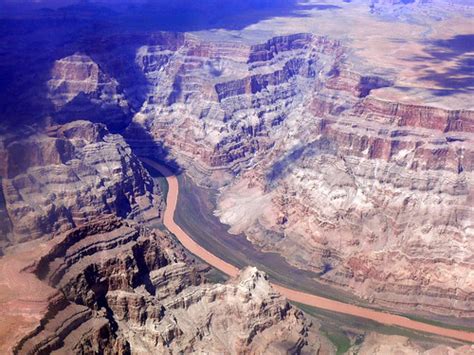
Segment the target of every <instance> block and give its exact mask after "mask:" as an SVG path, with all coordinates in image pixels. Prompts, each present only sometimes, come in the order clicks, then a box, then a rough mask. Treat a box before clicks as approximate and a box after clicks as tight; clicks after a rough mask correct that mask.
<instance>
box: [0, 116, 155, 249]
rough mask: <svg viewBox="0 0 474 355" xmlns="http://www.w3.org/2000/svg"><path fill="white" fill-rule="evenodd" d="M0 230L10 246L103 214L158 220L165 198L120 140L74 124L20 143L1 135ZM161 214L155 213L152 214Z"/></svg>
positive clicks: (14, 137)
mask: <svg viewBox="0 0 474 355" xmlns="http://www.w3.org/2000/svg"><path fill="white" fill-rule="evenodd" d="M2 143H3V147H2V152H1V154H0V156H1V157H2V165H1V166H2V171H1V176H2V191H3V200H4V206H5V207H4V209H5V211H6V213H5V212H4V213H3V217H4V218H2V220H1V221H0V225H1V226H2V228H5V229H6V228H7V226H9V229H10V230H11V233H9V235H7V236H8V239H9V241H10V242H11V243H13V244H15V243H18V242H22V241H26V240H32V239H35V238H39V237H42V236H44V235H52V234H54V233H56V232H60V231H65V230H67V229H70V228H74V227H76V226H78V225H82V224H84V223H86V222H87V221H88V220H90V219H92V218H95V217H96V216H97V215H100V214H103V213H114V214H116V215H118V216H121V217H130V218H137V219H140V220H149V219H151V218H159V215H160V214H159V210H160V208H161V207H162V200H161V198H160V196H159V188H158V187H156V186H154V185H153V182H152V180H151V178H150V176H149V175H148V173H147V172H146V171H145V170H144V169H143V167H142V165H141V163H140V161H139V160H138V159H137V158H136V157H135V156H134V155H133V154H132V152H131V150H130V147H129V146H128V145H127V144H126V143H125V142H124V140H123V138H122V137H121V136H119V135H113V134H110V133H109V132H108V131H107V129H106V128H105V127H104V126H103V125H101V124H93V123H90V122H86V121H75V122H72V123H69V124H65V125H63V126H53V127H50V128H49V129H48V131H47V132H46V133H44V134H43V133H34V134H31V135H29V136H27V137H24V138H22V139H18V138H17V135H13V134H12V135H4V136H2ZM157 210H158V211H157Z"/></svg>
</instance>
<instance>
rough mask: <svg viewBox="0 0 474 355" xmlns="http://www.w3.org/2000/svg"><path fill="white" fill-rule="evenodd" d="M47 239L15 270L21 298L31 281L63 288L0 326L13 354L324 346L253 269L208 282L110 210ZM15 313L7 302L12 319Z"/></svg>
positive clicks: (166, 243) (162, 237)
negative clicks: (23, 318) (20, 317)
mask: <svg viewBox="0 0 474 355" xmlns="http://www.w3.org/2000/svg"><path fill="white" fill-rule="evenodd" d="M48 246H49V248H43V253H42V255H41V256H39V257H37V258H36V259H34V260H33V261H32V260H29V261H24V263H25V265H24V268H23V269H20V270H16V269H15V270H13V272H12V273H10V275H11V277H13V278H14V279H15V281H16V283H17V285H18V286H20V289H17V292H18V293H19V295H18V297H19V298H20V299H21V298H23V297H25V296H26V295H24V294H23V293H22V290H23V288H21V287H22V286H23V285H25V282H34V283H35V284H37V286H41V288H45V289H48V287H47V284H49V285H50V287H49V290H51V291H49V292H50V293H51V294H53V295H56V296H54V297H49V298H46V299H45V301H44V302H45V306H44V308H42V309H40V310H38V314H37V315H36V316H35V317H33V315H30V316H27V317H29V322H20V321H16V323H14V324H11V325H10V327H9V328H7V329H3V327H2V334H3V333H4V332H9V333H10V337H11V340H10V341H12V340H15V339H16V345H14V347H13V352H14V353H18V354H37V353H45V352H48V353H49V352H55V353H56V352H57V353H84V352H100V353H130V352H132V353H134V354H140V353H170V354H175V353H181V352H183V351H184V352H195V351H198V352H199V351H206V352H208V353H224V352H225V353H242V352H246V353H264V352H267V351H271V352H272V353H287V352H288V351H291V352H301V351H302V350H303V349H307V350H308V351H314V350H316V349H317V348H318V346H319V345H318V341H317V338H316V336H317V333H316V331H315V330H312V328H311V329H310V324H309V323H308V322H307V321H306V320H305V318H304V316H303V314H302V313H301V312H300V311H298V310H296V309H294V308H293V307H291V306H290V305H289V303H288V302H287V301H286V300H284V299H283V298H282V297H281V296H279V295H278V294H277V293H276V292H275V291H273V290H272V288H271V287H270V285H269V284H268V281H267V280H266V277H265V275H264V274H262V273H261V272H259V271H257V270H256V269H254V268H248V269H246V270H244V271H242V273H241V274H240V275H239V277H238V278H237V279H235V280H231V281H229V282H228V283H227V284H223V285H219V284H215V285H212V284H207V283H204V279H203V277H202V274H201V272H199V271H198V270H197V269H196V268H195V267H194V266H192V264H191V261H190V260H188V259H187V258H186V257H185V256H184V254H183V252H182V251H181V249H180V248H179V247H177V246H176V245H175V244H174V242H173V241H172V240H171V238H170V237H169V235H167V234H164V233H159V234H156V233H151V232H149V231H148V230H146V229H143V228H141V227H139V226H138V225H136V224H134V223H131V222H127V221H121V220H119V219H117V218H115V217H112V216H103V217H102V218H101V219H100V220H98V221H94V222H89V223H88V224H86V225H84V226H82V227H79V228H76V229H74V230H72V231H70V232H67V233H65V234H63V235H61V236H58V237H56V238H55V240H52V241H49V242H48ZM24 248H25V246H24ZM2 261H3V260H2ZM27 263H29V264H30V265H29V266H28V264H27ZM31 263H33V265H31ZM25 266H26V268H25ZM5 267H8V266H5ZM8 270H11V269H10V268H8ZM31 273H33V274H34V275H35V276H36V277H38V279H40V280H42V281H43V283H42V282H40V281H39V280H38V279H36V278H34V277H32V276H33V275H32V274H31ZM30 279H31V280H30ZM25 286H26V285H25ZM30 287H31V286H30ZM53 287H54V288H53ZM29 289H30V288H29V287H26V288H25V291H26V290H29ZM54 289H57V290H58V291H60V292H57V291H56V292H54ZM2 291H5V287H4V286H3V287H2ZM2 294H3V295H5V294H6V293H5V292H2ZM44 294H45V295H46V294H47V292H45V293H44ZM37 297H39V296H37ZM11 302H13V300H11ZM25 306H26V304H21V305H19V307H20V309H22V308H23V310H26V308H25ZM18 311H19V310H18V309H17V310H16V311H15V310H14V309H11V308H10V310H9V312H10V313H9V314H7V318H8V317H13V316H14V314H13V313H15V312H18ZM38 316H39V318H36V317H38ZM31 318H33V320H32V319H31ZM8 319H9V318H8ZM26 319H28V318H26ZM34 319H36V322H39V323H36V324H37V325H36V324H35V322H34ZM308 341H310V345H308ZM6 345H8V343H7V344H5V346H6ZM311 349H312V350H311ZM4 350H6V349H4Z"/></svg>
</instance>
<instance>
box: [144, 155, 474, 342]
mask: <svg viewBox="0 0 474 355" xmlns="http://www.w3.org/2000/svg"><path fill="white" fill-rule="evenodd" d="M142 160H143V161H144V162H145V163H146V164H148V165H150V166H151V167H152V168H154V169H156V170H157V171H158V172H160V174H162V175H163V176H164V177H165V178H166V180H167V182H168V195H167V198H166V210H165V212H164V218H163V224H164V225H165V227H166V228H168V230H169V231H170V232H171V233H173V234H174V235H175V236H176V238H177V239H178V240H179V241H180V243H181V244H182V245H183V246H184V247H185V248H186V249H187V250H188V251H189V252H191V253H192V254H194V255H196V256H198V257H199V258H201V259H202V260H204V261H205V262H207V263H208V264H209V265H211V266H213V267H215V268H216V269H218V270H220V271H222V272H223V273H225V274H227V275H229V276H231V277H235V276H237V274H238V273H239V269H238V268H237V267H235V266H234V265H232V264H229V263H228V262H226V261H224V260H222V259H221V258H219V257H217V256H216V255H214V254H212V253H210V252H209V251H208V250H206V249H205V248H203V247H202V246H200V245H199V244H198V243H196V242H195V241H194V240H193V239H192V238H191V237H190V236H189V235H188V234H187V233H186V232H185V231H184V230H183V229H182V228H181V227H180V226H179V225H177V224H176V223H175V221H174V214H175V210H176V206H177V202H178V194H179V184H178V179H177V178H176V176H174V174H173V173H172V172H171V171H170V170H169V169H168V168H166V167H165V166H163V165H161V164H158V163H156V162H154V161H153V160H150V159H147V158H142ZM272 286H273V288H274V289H276V290H277V291H278V292H280V293H281V294H282V295H283V296H285V297H286V298H288V299H289V300H291V301H294V302H299V303H302V304H305V305H308V306H312V307H316V308H320V309H324V310H328V311H332V312H338V313H343V314H347V315H351V316H356V317H361V318H365V319H370V320H372V321H375V322H378V323H382V324H385V325H393V326H399V327H403V328H407V329H412V330H416V331H420V332H425V333H430V334H435V335H439V336H445V337H450V338H454V339H458V340H463V341H468V342H473V343H474V333H471V332H467V331H463V330H455V329H449V328H443V327H440V326H436V325H431V324H427V323H423V322H418V321H415V320H411V319H409V318H406V317H403V316H399V315H395V314H390V313H385V312H381V311H375V310H372V309H368V308H364V307H360V306H355V305H352V304H348V303H343V302H339V301H335V300H331V299H328V298H324V297H320V296H316V295H311V294H309V293H305V292H300V291H297V290H292V289H290V288H286V287H284V286H281V285H277V284H274V283H272Z"/></svg>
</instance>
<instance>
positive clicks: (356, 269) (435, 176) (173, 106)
mask: <svg viewBox="0 0 474 355" xmlns="http://www.w3.org/2000/svg"><path fill="white" fill-rule="evenodd" d="M175 43H176V46H177V48H176V49H174V50H173V49H170V46H169V42H167V41H163V44H160V43H157V42H154V43H153V44H146V45H143V46H141V47H140V49H139V50H138V51H137V53H136V63H137V65H138V66H139V67H140V70H141V72H143V74H144V76H145V78H146V79H147V82H148V83H149V88H150V89H149V91H148V93H147V95H146V99H145V101H144V104H143V105H142V107H141V109H140V111H139V112H138V113H137V114H136V115H135V116H134V118H133V124H132V125H130V126H129V128H128V130H127V131H126V133H125V135H126V137H127V139H128V141H129V142H130V144H131V145H132V146H133V147H134V148H135V149H136V150H137V152H140V154H151V155H156V154H167V155H169V156H171V157H172V158H174V159H176V161H177V162H178V163H179V164H180V165H181V166H182V167H184V168H185V169H186V172H187V173H188V174H189V175H191V176H192V177H193V179H194V180H195V181H196V182H197V183H198V184H201V185H205V186H210V187H214V188H220V187H222V186H225V188H223V189H221V192H220V198H219V205H218V208H217V211H216V214H217V215H218V216H219V217H220V218H221V221H222V222H224V223H227V224H229V225H230V226H231V231H232V232H236V233H240V232H242V233H245V234H246V235H247V237H248V238H249V239H250V240H252V241H253V242H254V243H255V244H257V245H259V246H260V247H261V248H263V249H265V250H271V251H276V252H279V253H281V254H282V255H283V256H284V257H285V258H286V259H287V260H288V261H289V262H290V263H291V264H293V265H295V266H298V267H300V268H304V269H309V270H312V271H316V272H319V273H320V275H321V280H322V281H324V282H327V283H329V284H332V285H333V286H336V287H343V288H345V289H351V290H352V291H353V292H355V293H356V294H357V295H359V296H360V297H363V298H368V299H369V300H370V301H372V302H376V303H378V304H379V305H382V306H388V307H393V308H397V309H404V308H405V307H406V306H409V307H410V308H413V307H415V308H417V309H418V310H420V311H423V312H433V313H436V314H439V315H455V316H459V317H473V316H474V314H472V311H471V310H472V309H473V307H472V304H473V301H474V299H473V295H474V284H473V283H472V280H473V277H472V275H473V274H472V273H473V264H472V256H473V255H474V250H473V249H472V246H473V243H472V242H471V241H472V238H473V228H472V220H473V207H472V206H473V204H472V201H473V200H472V196H473V187H472V186H473V161H474V151H473V149H472V147H473V146H474V145H473V144H472V143H473V141H474V135H473V133H474V132H473V122H474V113H473V112H472V111H469V110H456V109H455V108H453V109H448V108H443V107H428V106H423V105H422V104H420V105H414V104H406V103H401V102H391V101H386V100H384V99H383V98H380V97H378V96H377V89H378V88H383V87H386V86H390V85H392V81H393V80H392V79H393V78H381V77H378V76H376V75H373V74H371V73H368V74H360V73H357V72H356V70H355V69H354V68H353V67H352V66H351V65H350V63H348V61H347V56H346V53H345V48H344V47H343V46H342V45H341V43H339V42H337V41H332V40H330V39H328V38H325V37H318V36H313V35H309V34H296V35H291V36H286V37H276V38H273V39H271V40H269V41H268V42H266V43H264V44H261V45H255V46H246V45H237V44H233V45H231V44H228V43H218V42H216V43H208V42H205V41H202V40H199V39H198V38H196V37H193V36H190V35H184V36H183V37H180V41H177V42H175ZM153 142H160V145H159V147H157V145H156V144H153ZM248 211H251V213H247V212H248Z"/></svg>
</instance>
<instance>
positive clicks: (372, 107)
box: [0, 1, 474, 354]
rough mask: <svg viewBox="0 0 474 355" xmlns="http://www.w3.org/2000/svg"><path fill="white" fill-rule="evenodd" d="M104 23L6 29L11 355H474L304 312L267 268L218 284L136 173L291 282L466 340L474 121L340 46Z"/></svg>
mask: <svg viewBox="0 0 474 355" xmlns="http://www.w3.org/2000/svg"><path fill="white" fill-rule="evenodd" d="M136 3H137V4H138V3H140V2H136ZM263 3H264V2H263ZM349 3H350V2H348V3H347V5H343V4H339V5H337V6H348V7H351V8H352V6H354V8H355V9H359V8H358V7H357V8H356V5H352V4H349ZM387 3H389V2H387ZM395 3H396V4H395ZM403 3H404V2H403ZM424 3H425V2H418V1H417V2H415V3H414V4H413V5H412V6H422V5H423V4H424ZM137 4H135V5H133V6H138V5H137ZM405 5H406V4H405ZM94 6H95V5H92V4H83V5H81V6H78V7H74V6H73V7H66V8H64V9H59V10H52V9H49V10H48V9H42V10H38V11H40V12H39V13H36V12H34V14H38V15H35V16H37V17H33V19H34V21H33V20H31V21H32V22H31V23H27V24H26V25H25V24H24V23H23V22H21V21H20V20H18V19H16V17H13V19H3V18H2V19H1V21H0V23H1V27H0V33H1V34H2V38H3V39H2V42H3V44H1V45H0V49H1V52H0V54H1V55H0V64H1V67H0V68H1V72H0V74H1V75H0V79H2V80H4V82H5V84H2V85H1V86H0V89H1V92H0V93H1V94H5V95H2V96H3V98H2V102H1V104H2V105H0V112H1V114H2V116H3V117H5V119H4V120H3V121H2V122H1V125H0V185H1V189H0V255H1V257H0V270H1V272H0V320H1V322H0V323H1V324H0V353H14V354H49V353H58V354H59V353H64V354H71V353H78V354H83V353H100V354H102V353H105V354H117V353H119V354H129V353H133V354H145V353H146V354H149V353H160V354H161V353H163V354H182V353H210V354H227V353H228V354H267V353H269V354H278V353H281V354H286V353H294V354H299V353H302V354H305V353H308V354H315V353H316V354H318V353H319V354H332V353H342V352H343V351H352V352H354V353H355V352H358V353H360V354H390V353H403V354H457V353H459V354H469V353H474V348H473V347H472V346H471V345H470V344H463V343H461V342H457V341H454V340H451V341H448V340H443V339H442V340H440V339H435V338H434V337H429V338H427V339H428V340H426V338H423V337H422V336H421V335H419V334H411V333H409V334H408V335H407V336H401V335H400V331H399V330H397V331H398V333H397V332H395V334H398V335H393V334H392V335H387V334H383V335H381V334H379V333H377V332H379V331H380V332H381V333H383V329H374V327H373V326H372V328H368V329H369V330H367V331H366V330H364V331H363V334H362V333H361V330H360V329H357V328H360V327H362V326H361V325H360V323H357V321H354V320H352V319H348V318H343V319H342V320H341V315H335V314H330V315H329V316H328V315H324V313H323V314H318V313H316V314H313V313H311V310H310V309H309V310H308V309H303V310H304V311H305V312H303V311H302V310H300V309H299V308H297V306H298V305H293V304H290V303H289V302H288V300H286V299H285V298H284V297H282V296H281V295H280V294H279V293H278V292H277V291H276V290H275V289H274V288H273V287H272V286H271V284H270V282H269V276H267V275H266V273H265V272H263V271H260V270H259V269H257V268H255V267H253V266H247V267H243V268H242V270H240V272H239V274H238V275H237V276H236V277H234V278H230V279H228V280H225V279H223V278H222V275H220V274H217V272H216V270H214V269H212V268H211V267H209V266H208V265H207V264H205V262H204V261H201V260H197V259H196V258H195V257H193V256H192V255H191V254H190V253H189V252H187V251H186V250H184V249H183V248H182V246H180V245H179V243H178V242H177V241H176V238H175V236H173V235H172V234H171V233H170V232H169V231H168V230H166V228H165V227H164V225H163V214H164V211H165V209H166V194H167V187H166V184H164V183H163V179H162V178H160V177H159V176H157V175H156V174H155V172H154V171H153V169H149V167H148V166H147V165H146V164H143V162H142V160H141V158H143V157H147V158H149V159H153V160H155V161H160V162H161V163H165V164H167V165H168V166H169V167H171V168H173V169H174V171H175V172H176V174H177V175H180V177H179V179H181V180H180V181H183V180H186V182H187V183H189V184H190V185H192V187H193V188H195V189H199V191H204V192H203V195H205V196H207V198H208V199H207V200H206V199H204V200H202V201H204V202H203V203H202V204H199V205H197V206H191V205H180V206H178V209H180V210H181V211H182V213H183V215H184V216H189V215H190V214H189V212H188V214H186V211H188V210H190V209H191V208H195V209H198V210H205V212H206V213H207V214H205V216H208V218H209V221H210V220H211V219H213V221H214V219H216V220H217V221H218V222H219V223H220V224H223V225H225V229H226V230H228V234H230V235H231V236H232V237H235V238H236V240H238V239H237V238H244V239H245V240H246V242H247V243H249V244H242V245H244V246H246V247H245V248H247V245H250V247H251V248H253V249H252V250H257V251H258V252H260V253H262V252H263V253H265V255H273V256H274V257H275V258H279V259H278V260H282V261H281V262H280V263H279V264H278V265H288V267H291V268H292V270H298V272H297V273H295V275H297V276H295V280H296V282H297V281H298V280H299V279H298V277H299V276H300V275H310V276H309V277H310V282H311V283H313V281H314V285H312V286H314V287H315V288H321V289H322V288H324V289H325V290H326V289H327V290H330V291H328V292H331V294H332V295H333V296H334V297H336V298H339V297H340V298H341V299H342V300H344V301H346V302H354V303H358V304H362V305H365V306H367V307H373V308H377V309H381V310H387V311H390V312H394V313H402V314H409V315H411V316H416V317H422V318H424V319H430V320H435V321H442V322H446V324H447V323H449V324H451V326H453V325H455V326H458V327H464V328H466V327H467V328H468V331H471V330H472V326H471V328H469V325H470V324H472V321H473V320H474V267H473V262H474V261H473V260H474V259H473V255H474V243H473V237H474V203H473V202H474V188H473V186H474V144H473V143H474V110H473V109H472V107H469V105H468V104H466V105H460V106H459V107H458V106H456V105H448V104H445V103H447V102H448V101H449V100H448V101H443V104H433V103H432V102H427V101H429V100H427V101H426V102H425V101H423V100H408V99H406V98H405V97H403V98H402V97H401V96H400V95H398V94H397V95H395V94H393V93H394V92H397V93H398V91H400V90H401V91H403V90H402V89H400V85H399V82H398V81H397V80H398V78H397V75H396V73H394V72H389V73H388V74H387V72H383V71H378V70H367V66H364V65H360V63H358V62H357V61H355V60H354V55H353V48H351V47H349V46H348V44H347V43H346V42H345V41H343V40H341V39H339V38H337V36H326V35H321V34H315V33H312V32H311V31H310V32H308V31H297V30H296V29H298V28H297V27H295V28H296V29H295V30H294V31H292V32H291V33H288V34H284V35H278V36H267V35H266V32H263V33H264V34H261V33H260V32H258V29H256V30H255V31H256V32H255V33H257V34H258V37H265V39H264V40H262V41H260V43H249V41H246V40H229V38H228V36H223V35H222V34H221V33H220V32H219V31H217V30H216V31H215V32H212V31H209V33H207V32H206V33H204V34H203V33H194V34H191V33H187V32H180V31H171V30H169V31H158V30H155V29H153V28H150V29H149V28H146V30H143V31H141V30H136V29H135V27H134V26H136V24H134V23H131V24H130V27H127V28H126V30H122V29H121V28H114V22H113V21H112V20H111V22H110V23H109V22H107V21H105V22H101V21H104V20H103V16H111V18H113V16H115V15H113V14H112V13H108V12H104V11H105V10H104V9H102V8H101V9H102V10H101V11H100V15H101V16H98V15H99V13H98V12H96V11H97V9H96V8H95V7H94ZM133 6H131V7H130V8H129V10H130V11H131V12H133V11H134V9H135V7H133ZM262 6H263V5H262ZM320 6H322V5H320ZM327 6H329V5H327ZM331 6H336V5H331ZM385 6H399V7H397V11H398V12H390V14H387V12H384V11H385V10H384V9H386V8H385ZM407 6H408V5H407ZM462 6H467V5H462ZM463 8H464V7H463ZM366 10H367V11H369V10H370V11H371V14H372V15H373V16H394V13H396V14H397V16H399V15H400V14H401V15H400V16H402V15H403V16H405V15H406V13H405V11H406V8H405V7H403V5H401V4H399V3H398V2H393V1H391V2H390V4H388V5H387V4H385V2H373V3H372V6H371V7H370V8H369V7H367V9H366ZM117 11H119V10H118V8H117ZM127 11H128V10H127ZM357 11H359V10H357ZM426 11H428V10H426ZM76 12H77V13H76ZM77 14H80V15H77ZM104 14H105V15H104ZM76 15H77V16H78V17H77V18H76V17H75V16H76ZM81 16H84V18H85V20H84V21H86V23H89V22H88V21H91V19H90V18H91V17H92V19H93V20H92V22H91V24H90V26H92V27H87V26H89V25H84V27H82V26H83V22H81V21H80V19H84V18H82V17H81ZM407 16H408V15H407ZM45 18H46V19H47V21H46V22H44V19H45ZM72 19H74V21H73V20H72ZM78 19H79V20H78ZM76 20H77V21H76ZM280 20H281V19H280ZM15 21H19V22H18V23H17V22H15ZM75 21H76V22H75ZM94 21H97V22H94ZM267 21H272V20H267ZM275 21H277V20H275ZM281 21H283V20H281ZM301 21H304V18H303V16H302V18H301ZM321 21H325V20H324V17H323V16H322V18H321ZM65 24H66V25H65ZM15 26H18V27H17V28H16V29H17V30H18V32H15V31H13V30H12V31H7V30H6V29H8V28H13V27H15ZM22 26H25V27H22ZM44 26H45V27H44ZM51 26H53V28H55V29H56V30H57V33H56V34H55V36H51V38H48V39H47V40H45V39H44V38H45V36H44V33H43V32H42V31H46V30H45V29H47V30H51ZM94 26H95V27H94ZM401 26H402V25H401ZM33 27H34V28H33ZM249 27H250V28H252V26H250V25H249ZM250 30H251V29H250ZM35 31H37V32H38V33H40V34H41V35H38V38H41V41H43V40H44V41H45V43H46V44H44V45H42V51H36V50H35V48H36V47H37V46H39V44H38V43H40V44H42V43H43V42H41V41H39V39H38V38H35V37H34V36H33V35H31V38H30V33H33V34H35V33H36V35H37V32H35ZM46 32H47V31H46ZM231 33H232V34H233V35H236V34H235V32H232V31H231ZM220 35H222V38H220V37H219V36H220ZM213 36H214V37H213ZM36 40H38V41H39V42H35V41H36ZM370 40H372V39H370ZM35 46H36V47H35ZM12 48H13V49H12ZM25 48H27V49H28V50H25ZM433 55H436V53H434V54H433ZM438 55H439V54H438ZM463 55H464V54H463ZM460 56H462V55H460ZM18 58H20V59H18ZM20 69H21V70H20ZM14 70H17V71H18V72H21V75H18V76H17V78H16V77H15V78H14V77H13V75H12V74H11V73H13V72H14ZM420 70H421V69H420ZM469 89H470V86H469V87H468V86H466V90H467V91H469ZM406 90H407V91H409V90H411V89H406ZM461 94H463V95H464V94H465V93H464V92H462V93H461ZM187 186H188V185H186V187H187ZM190 191H191V193H192V192H193V191H194V190H192V189H191V190H190ZM184 193H189V191H188V190H185V192H184ZM184 193H183V194H184ZM200 201H201V200H200ZM202 201H201V202H202ZM209 201H210V202H209ZM207 202H208V203H207ZM188 218H189V217H188ZM191 219H192V218H191ZM191 222H193V223H194V222H195V223H197V224H199V223H202V224H206V223H207V222H208V221H205V222H202V221H200V220H198V219H197V217H196V220H192V221H191ZM209 223H210V222H209ZM196 228H197V229H196V231H197V232H199V231H201V230H204V229H199V228H198V227H196ZM201 228H204V227H201ZM191 236H192V235H191ZM214 238H215V240H218V241H219V240H220V241H222V243H225V242H223V240H224V238H223V237H222V238H221V235H216V236H214ZM215 240H210V241H208V243H209V245H210V246H211V247H212V245H213V241H215ZM220 245H221V244H216V246H215V248H217V249H218V248H219V246H220ZM233 245H235V244H233ZM250 247H248V248H247V249H243V251H242V250H236V252H237V251H238V252H244V253H245V252H247V251H249V250H250ZM242 248H244V247H242ZM225 250H228V249H223V250H222V252H225ZM211 251H213V250H211ZM267 253H273V254H267ZM250 254H251V253H250V252H249V255H250ZM232 257H233V255H228V258H229V260H231V261H232V260H234V259H232ZM236 258H237V257H236ZM235 260H237V261H239V259H235ZM265 260H267V259H265ZM254 261H255V264H257V263H258V262H261V260H254ZM284 263H286V264H284ZM265 266H268V265H265ZM278 267H280V266H278ZM278 267H276V268H275V269H274V270H272V271H273V272H275V273H278V272H279V271H282V270H281V269H278ZM268 268H271V265H269V266H268ZM216 275H218V276H216ZM305 277H307V276H305ZM216 278H217V279H218V280H217V281H216V280H215V279H216ZM304 280H308V279H307V278H306V279H304ZM305 282H306V281H305ZM301 286H302V288H304V287H305V286H311V285H301ZM347 295H350V296H347ZM333 318H334V321H335V322H336V324H337V325H338V327H339V325H340V324H342V323H345V322H347V323H349V324H350V325H349V326H348V327H349V328H350V330H349V331H345V334H347V335H348V337H349V338H348V339H349V340H348V342H349V344H348V345H347V344H343V343H344V340H340V338H339V339H337V338H336V339H335V338H334V336H331V335H330V334H328V331H327V330H326V329H327V328H325V326H328V324H329V325H331V324H332V323H331V322H332V321H333ZM354 322H355V323H354ZM443 324H444V323H443ZM365 326H367V327H369V325H366V324H364V327H365ZM377 327H378V326H376V328H377ZM364 329H365V328H364ZM390 331H393V329H389V330H388V331H386V332H390ZM420 338H421V340H420ZM344 339H345V338H344ZM341 344H342V345H341ZM346 345H347V346H346Z"/></svg>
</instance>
